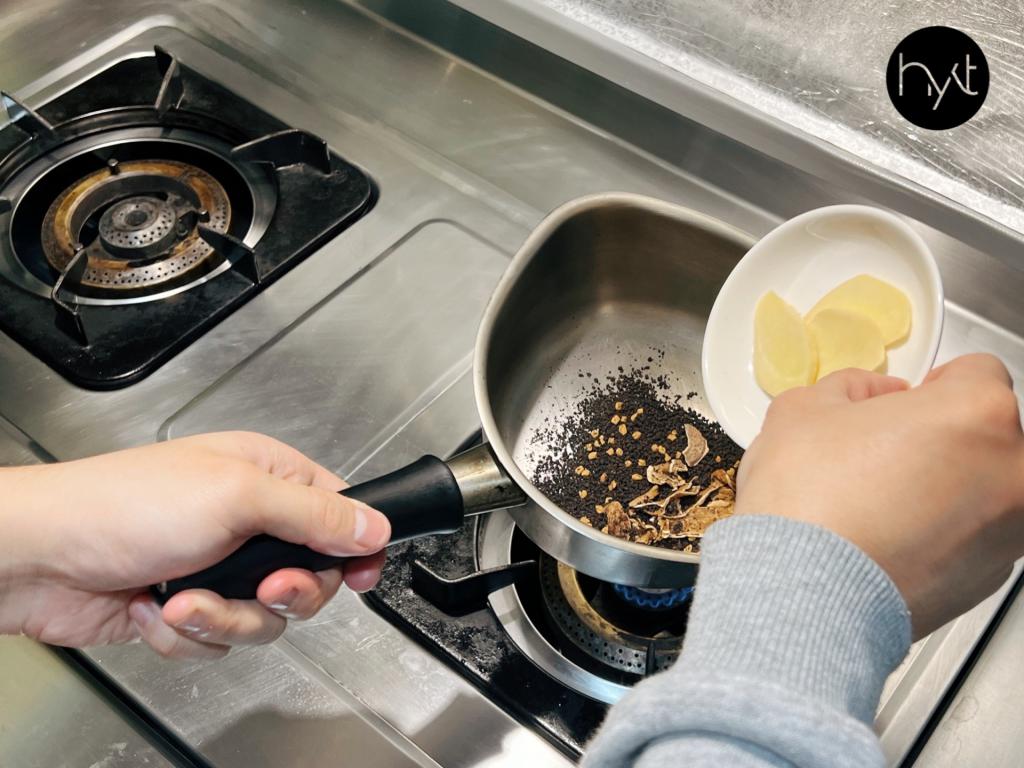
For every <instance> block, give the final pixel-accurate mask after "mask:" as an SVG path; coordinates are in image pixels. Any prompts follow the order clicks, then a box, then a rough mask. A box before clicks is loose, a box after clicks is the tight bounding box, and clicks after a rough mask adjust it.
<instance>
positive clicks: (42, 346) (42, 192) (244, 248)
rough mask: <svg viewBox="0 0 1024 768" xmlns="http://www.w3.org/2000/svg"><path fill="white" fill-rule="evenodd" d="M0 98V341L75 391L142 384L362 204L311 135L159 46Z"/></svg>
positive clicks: (361, 189)
mask: <svg viewBox="0 0 1024 768" xmlns="http://www.w3.org/2000/svg"><path fill="white" fill-rule="evenodd" d="M3 103H4V106H5V107H6V108H7V114H8V116H9V117H10V124H9V125H8V126H7V127H6V128H4V129H3V130H0V154H3V159H2V160H0V215H2V219H0V230H2V231H0V276H2V278H4V279H2V280H0V330H3V331H4V332H5V333H7V334H9V335H10V336H12V337H14V338H16V339H18V340H19V341H20V342H21V343H22V344H24V345H25V346H26V347H27V348H28V349H29V350H30V351H31V352H32V353H33V354H35V355H36V356H38V357H40V358H41V359H42V360H44V361H45V362H46V363H47V364H48V365H50V366H51V367H52V368H54V369H55V370H56V371H57V372H58V373H60V374H62V375H63V376H65V377H66V378H68V379H69V380H70V381H72V382H74V383H75V384H78V385H80V386H83V387H89V388H92V389H111V388H115V387H123V386H127V385H128V384H131V383H133V382H135V381H138V380H139V379H140V378H142V377H144V376H146V375H148V374H150V373H152V371H153V370H154V369H155V368H156V367H157V366H159V365H160V364H161V363H163V362H164V361H166V360H167V359H168V358H169V357H170V356H171V355H173V354H174V353H175V352H177V351H178V350H179V349H181V348H182V347H183V346H185V345H186V344H188V343H189V342H190V341H192V340H194V339H195V338H196V337H197V336H199V335H200V334H201V333H203V332H204V331H205V330H207V329H208V328H209V327H210V326H212V325H213V324H215V323H217V322H218V321H220V320H221V319H223V318H224V317H225V316H226V315H228V314H229V313H230V312H232V311H233V310H235V309H236V308H237V307H239V306H240V305H241V304H243V303H244V302H246V301H248V300H249V299H251V298H252V296H254V295H255V294H257V293H258V292H260V291H262V290H264V289H265V288H266V287H267V286H268V285H270V284H271V283H272V282H273V281H274V280H276V279H278V278H279V277H280V276H281V275H282V274H284V273H285V272H287V271H288V270H289V269H291V268H292V267H293V266H294V265H295V264H296V263H298V262H299V261H301V260H302V259H303V258H305V257H306V256H308V255H309V254H310V253H311V252H312V251H313V250H314V249H315V248H317V247H318V246H319V245H320V244H322V243H323V242H325V241H326V240H327V239H328V238H330V237H332V236H334V235H336V234H337V233H338V232H340V231H342V230H343V229H345V228H346V227H348V226H349V225H351V223H352V222H353V221H355V220H356V219H358V218H359V217H360V216H361V215H363V214H364V213H366V211H368V210H369V209H370V207H371V206H372V204H373V196H374V188H373V185H372V183H371V182H370V180H369V178H367V176H366V175H365V174H364V173H363V172H362V171H360V170H359V169H357V168H355V167H354V166H353V165H351V164H350V163H347V162H346V161H344V160H342V159H341V158H340V157H338V156H337V155H336V154H334V153H333V152H331V151H330V150H329V149H328V147H327V143H326V142H325V141H324V140H323V139H320V138H318V137H316V136H314V135H312V134H310V133H307V132H305V131H300V130H297V129H295V128H290V127H288V126H287V125H286V124H285V123H283V122H281V121H280V120H278V119H276V118H274V117H271V116H270V115H268V114H267V113H266V112H263V111H262V110H260V109H258V108H257V107H255V106H254V105H253V104H251V103H249V102H247V101H245V100H244V99H242V98H240V97H239V96H237V95H236V94H234V93H232V92H231V91H229V90H227V89H226V88H224V87H222V86H220V85H218V84H217V83H215V82H213V81H212V80H210V79H208V78H206V77H204V76H202V75H200V74H199V73H198V72H195V71H194V70H192V69H190V68H189V67H187V66H185V65H183V64H181V63H180V62H179V61H178V60H177V59H175V58H174V56H172V55H171V54H170V53H169V52H167V51H165V50H164V49H162V48H160V47H157V48H156V49H155V53H154V55H153V56H141V57H133V58H129V59H126V60H124V61H120V62H118V63H116V64H114V65H113V66H110V67H108V68H107V69H105V70H103V71H102V72H99V73H97V74H95V75H93V76H92V77H89V78H88V79H86V80H85V81H83V82H81V83H79V84H78V85H76V86H75V87H73V88H71V89H70V90H68V91H67V92H65V93H63V94H61V95H60V96H59V97H57V98H56V99H54V100H52V101H50V102H47V103H46V104H45V105H43V106H41V107H40V108H39V110H38V111H35V110H32V109H30V108H28V107H26V106H25V105H24V104H22V103H20V102H19V101H17V100H16V99H15V98H14V97H12V96H10V95H8V94H4V95H3Z"/></svg>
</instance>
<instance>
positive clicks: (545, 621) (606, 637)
mask: <svg viewBox="0 0 1024 768" xmlns="http://www.w3.org/2000/svg"><path fill="white" fill-rule="evenodd" d="M479 553H480V554H479V565H480V567H481V568H482V569H485V570H490V569H496V568H499V567H501V566H506V567H507V566H509V565H510V564H513V563H522V562H523V561H534V560H535V561H536V562H537V579H536V581H535V582H530V581H527V580H522V579H520V580H517V581H516V583H515V584H514V585H513V586H509V587H506V588H504V589H501V590H498V591H496V592H494V593H493V594H491V596H490V603H491V607H492V608H493V610H494V614H495V615H496V616H497V618H498V621H499V623H500V624H501V625H502V627H503V628H504V629H505V631H506V632H507V633H508V635H509V637H510V638H511V639H512V641H513V642H514V643H515V644H516V646H517V647H518V648H519V650H520V651H522V653H523V654H525V655H526V656H527V657H528V658H529V659H530V660H531V661H532V662H533V663H534V664H536V665H537V666H539V667H540V668H541V669H543V670H544V671H545V672H546V673H548V674H549V675H551V676H552V677H554V678H555V679H556V680H558V681H559V682H561V683H562V684H564V685H566V686H568V687H569V688H571V689H573V690H575V691H577V692H579V693H582V694H583V695H585V696H588V697H590V698H592V699H595V700H598V701H603V702H607V703H614V702H615V701H618V699H619V698H621V697H622V696H623V695H624V694H625V693H626V691H628V690H629V688H630V687H631V686H632V685H634V684H635V683H636V682H638V681H639V680H641V679H643V677H645V676H647V675H650V674H654V673H655V672H658V671H659V670H662V669H664V668H666V667H668V666H670V665H671V664H672V663H673V662H675V660H676V659H677V658H678V657H679V652H680V649H681V647H682V642H683V634H684V632H685V630H686V620H687V617H688V615H689V607H690V601H689V599H688V598H689V595H690V593H691V592H692V589H691V588H689V587H684V588H681V589H678V590H642V589H638V588H634V587H624V586H622V585H617V584H612V583H609V582H605V581H601V580H599V579H595V578H592V577H590V576H587V575H585V574H582V573H579V572H578V571H575V570H573V569H572V568H570V567H568V566H567V565H565V564H564V563H560V562H558V561H557V560H555V559H554V558H552V557H550V556H548V555H546V554H545V553H543V552H541V551H540V550H539V548H538V547H537V546H536V545H535V544H533V542H531V541H530V540H529V539H528V538H527V537H526V536H525V535H524V534H523V533H522V532H521V531H519V530H518V529H517V528H516V527H515V523H514V522H513V521H512V518H511V517H510V516H509V515H507V514H504V513H492V514H491V515H490V517H489V518H488V519H487V520H485V521H483V522H482V531H481V536H480V544H479Z"/></svg>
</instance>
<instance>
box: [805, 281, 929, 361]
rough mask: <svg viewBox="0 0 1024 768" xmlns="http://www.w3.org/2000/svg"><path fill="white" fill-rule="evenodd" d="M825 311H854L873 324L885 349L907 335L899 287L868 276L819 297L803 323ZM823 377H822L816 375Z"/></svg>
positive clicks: (907, 315)
mask: <svg viewBox="0 0 1024 768" xmlns="http://www.w3.org/2000/svg"><path fill="white" fill-rule="evenodd" d="M826 309H842V310H846V311H848V312H857V313H859V314H861V315H864V316H866V317H868V318H870V319H871V320H873V321H874V322H875V324H876V325H877V326H878V328H879V330H880V331H881V333H882V341H883V343H884V344H885V346H887V347H888V346H892V345H893V344H896V343H898V342H900V341H902V340H903V339H905V338H906V337H907V334H909V333H910V322H911V308H910V299H908V298H907V295H906V294H905V293H903V291H901V290H900V289H899V288H896V287H895V286H893V285H890V284H889V283H887V282H885V281H884V280H879V279H878V278H877V277H872V276H871V275H857V276H856V277H853V278H850V279H849V280H847V281H846V282H845V283H841V284H840V285H838V286H836V287H835V288H833V289H832V290H831V291H829V292H828V293H826V294H825V295H824V296H822V297H821V300H819V301H818V303H817V304H815V305H814V306H813V307H811V311H810V312H808V313H807V321H808V322H810V321H812V320H813V319H814V317H815V315H817V314H818V313H819V312H821V311H823V310H826ZM820 375H822V376H824V374H820Z"/></svg>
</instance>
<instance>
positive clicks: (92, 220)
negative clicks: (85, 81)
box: [41, 159, 231, 291]
mask: <svg viewBox="0 0 1024 768" xmlns="http://www.w3.org/2000/svg"><path fill="white" fill-rule="evenodd" d="M199 223H204V224H205V225H206V226H208V227H209V228H210V229H212V230H214V231H216V232H221V233H223V232H227V231H228V227H229V226H230V224H231V204H230V201H229V199H228V194H227V192H226V191H225V190H224V187H223V186H222V185H221V184H220V182H219V181H217V180H216V179H215V178H214V177H213V176H211V175H210V174H209V173H207V172H206V171H204V170H202V169H200V168H198V167H196V166H193V165H190V164H188V163H182V162H178V161H175V160H129V161H126V162H123V163H118V162H117V161H116V160H113V159H112V160H111V161H110V162H108V164H107V168H105V169H103V170H100V171H96V172H93V173H90V174H88V175H87V176H85V177H83V178H81V179H79V180H77V181H75V182H74V183H72V184H71V185H70V186H69V187H68V188H67V189H65V190H64V192H63V193H61V194H60V195H58V196H57V198H56V199H55V200H54V201H53V203H52V204H51V205H50V208H49V210H48V211H47V212H46V216H45V218H44V219H43V227H42V233H41V240H42V245H43V251H44V253H45V254H46V259H47V261H49V263H50V265H51V266H52V267H53V268H54V269H56V270H57V271H58V272H63V271H64V270H65V269H66V268H67V265H68V262H70V261H71V259H72V257H73V256H74V255H75V253H76V252H77V250H78V249H79V248H84V249H85V252H86V257H87V258H88V265H87V267H86V269H85V272H84V274H83V276H82V278H81V284H82V285H83V286H88V287H91V288H94V289H107V290H113V291H119V290H125V289H142V288H147V287H151V286H157V285H160V286H163V285H165V284H167V283H170V282H175V281H178V280H180V279H185V276H186V275H191V274H192V273H193V272H194V271H196V270H202V269H209V268H210V266H211V264H210V262H211V260H215V256H214V249H213V247H212V246H210V245H208V244H207V243H206V242H205V241H204V240H203V239H202V238H201V237H200V236H199V232H198V231H197V229H196V225H197V224H199Z"/></svg>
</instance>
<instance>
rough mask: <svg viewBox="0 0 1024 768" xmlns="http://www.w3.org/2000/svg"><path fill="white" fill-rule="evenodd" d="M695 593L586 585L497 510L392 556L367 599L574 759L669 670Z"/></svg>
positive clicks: (596, 583) (591, 582)
mask: <svg viewBox="0 0 1024 768" xmlns="http://www.w3.org/2000/svg"><path fill="white" fill-rule="evenodd" d="M691 592H692V588H691V587H685V588H682V589H678V590H641V589H636V588H633V587H623V586H621V585H617V584H611V583H608V582H604V581H600V580H599V579H594V578H592V577H589V576H586V575H585V574H582V573H579V572H577V571H575V570H573V569H572V568H570V567H568V566H566V565H565V564H564V563H560V562H558V561H557V560H555V559H554V558H552V557H550V556H549V555H547V554H545V553H544V552H543V551H541V550H540V549H539V548H538V547H537V546H536V545H535V544H534V543H533V542H531V541H530V540H529V539H528V538H527V537H526V536H525V535H524V534H523V533H522V532H521V531H519V530H518V529H517V528H516V527H515V523H514V522H513V521H512V518H511V516H509V515H508V514H507V513H504V512H494V513H491V514H490V515H487V516H484V517H483V518H478V519H477V520H476V521H475V522H474V523H473V524H470V525H466V526H465V527H464V528H463V529H462V530H461V531H459V532H458V533H455V534H451V535H448V536H438V537H433V538H431V539H424V540H420V541H413V542H407V543H405V544H401V545H399V546H397V547H394V548H392V549H391V550H390V551H389V557H388V562H387V565H386V566H385V570H384V575H383V578H382V580H381V583H380V585H379V586H378V587H377V589H375V590H374V591H373V592H371V593H370V594H369V595H368V602H369V604H370V605H371V606H372V607H373V608H374V609H375V610H376V611H378V612H379V613H380V614H381V615H382V616H384V617H385V618H386V619H387V620H388V621H390V622H391V623H393V624H395V625H396V626H398V627H400V628H402V629H403V630H404V631H406V632H408V633H409V634H410V636H412V637H414V638H416V640H417V641H418V642H420V643H421V644H422V645H423V646H424V647H426V648H428V649H429V650H430V651H431V652H432V653H434V654H436V655H437V656H439V657H440V658H441V659H443V660H444V661H445V663H447V664H448V665H450V666H451V668H452V669H454V670H456V671H457V672H458V673H459V674H461V675H463V676H465V677H466V678H467V679H468V680H469V681H470V682H471V683H473V684H474V685H476V686H477V687H478V688H479V689H480V690H482V691H484V692H485V693H486V694H487V696H488V697H490V698H492V699H493V700H495V701H497V702H499V703H500V704H501V706H502V707H504V708H505V709H507V711H509V713H510V714H512V715H513V716H514V717H516V719H518V720H520V721H523V722H527V723H529V724H531V726H532V727H534V728H536V729H537V730H538V732H540V733H542V734H544V736H545V737H546V738H547V739H548V740H549V741H550V742H551V743H552V744H554V745H555V746H556V747H557V748H558V749H559V750H561V751H562V752H563V753H565V754H566V755H567V756H569V757H572V758H578V757H579V756H580V755H581V753H582V749H583V747H584V745H585V744H586V742H587V741H588V740H589V738H590V737H591V736H592V735H593V734H594V732H595V731H596V729H597V727H598V726H599V725H600V723H601V721H602V720H603V719H604V715H605V714H606V712H607V709H608V705H609V704H613V703H615V702H616V701H618V700H619V698H621V697H622V696H623V695H624V694H625V693H626V692H627V691H628V690H629V688H630V687H631V686H632V685H634V684H635V683H637V682H638V681H640V680H641V679H643V678H644V677H646V676H647V675H651V674H654V673H656V672H658V671H660V670H662V669H664V668H666V667H667V666H669V665H671V664H672V663H673V662H675V660H676V659H677V657H678V656H679V651H680V649H681V647H682V640H683V634H684V632H685V629H686V618H687V615H688V613H689V606H690V600H689V598H690V594H691Z"/></svg>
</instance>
